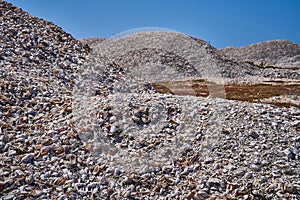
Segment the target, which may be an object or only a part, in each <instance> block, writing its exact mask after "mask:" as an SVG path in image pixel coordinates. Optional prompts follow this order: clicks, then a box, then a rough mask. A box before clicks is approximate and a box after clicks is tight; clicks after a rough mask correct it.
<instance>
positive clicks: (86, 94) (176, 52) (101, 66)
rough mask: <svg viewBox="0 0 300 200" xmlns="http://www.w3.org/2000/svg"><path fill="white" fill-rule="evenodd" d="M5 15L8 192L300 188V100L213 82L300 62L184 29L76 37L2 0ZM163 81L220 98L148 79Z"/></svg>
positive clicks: (135, 194) (255, 194) (206, 195)
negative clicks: (248, 53) (289, 102)
mask: <svg viewBox="0 0 300 200" xmlns="http://www.w3.org/2000/svg"><path fill="white" fill-rule="evenodd" d="M0 20H1V26H0V199H26V198H27V199H161V198H162V199H227V198H228V199H272V198H273V199H281V198H287V199H293V198H294V199H297V198H298V197H299V195H300V182H299V172H300V170H299V164H300V163H299V162H300V154H299V152H300V151H299V131H300V117H299V113H300V111H299V108H297V107H293V106H289V107H277V106H274V105H269V104H258V103H250V102H248V101H246V100H245V101H244V102H242V101H233V100H228V99H226V91H225V90H224V87H223V85H222V84H219V85H217V84H214V82H210V80H211V79H213V80H216V81H219V82H222V79H230V80H239V77H242V80H245V79H247V78H249V79H251V78H254V79H256V78H259V77H264V78H266V77H271V78H275V77H284V78H290V79H291V78H294V80H296V78H295V77H297V76H299V73H298V71H297V70H294V69H277V68H276V69H273V68H267V69H264V68H261V67H259V66H256V65H251V64H249V63H245V62H244V61H243V62H241V61H239V60H234V59H231V58H229V57H226V56H224V55H221V53H220V52H219V51H218V50H217V49H215V48H214V47H212V46H210V45H209V44H208V43H206V42H205V41H203V40H200V39H196V38H192V37H190V36H187V35H183V34H179V33H170V32H145V33H137V34H132V35H128V36H126V37H123V38H119V39H109V40H107V39H105V40H103V39H93V40H85V41H83V42H79V41H77V40H76V39H74V38H73V37H72V36H71V35H70V34H68V33H66V32H64V31H63V30H62V29H61V28H59V27H58V26H56V25H55V24H53V23H51V22H47V21H45V20H43V19H39V18H36V17H33V16H31V15H30V14H29V13H26V12H24V11H23V10H22V9H20V8H17V7H15V6H14V5H12V4H10V3H7V2H5V1H3V0H0ZM83 43H85V44H83ZM87 45H88V46H90V47H88V46H87ZM293 55H294V54H293ZM199 78H201V79H205V78H207V79H209V80H202V82H200V81H199V80H198V79H199ZM162 81H164V83H165V85H166V86H165V88H167V89H168V87H167V86H168V84H170V82H172V81H178V83H179V84H181V83H183V84H182V86H181V87H182V88H183V90H190V89H191V88H190V87H189V88H187V87H186V86H187V85H185V83H186V81H188V83H191V84H192V85H193V86H192V89H194V88H193V87H194V86H195V85H201V84H202V85H206V90H207V91H208V92H209V93H210V94H214V93H217V94H222V95H221V96H217V97H222V98H214V97H215V96H214V95H212V96H210V97H207V98H206V97H201V96H199V97H195V96H179V95H178V96H176V95H173V94H161V93H159V92H158V91H156V90H155V88H153V85H151V84H149V83H151V82H162ZM230 86H231V85H230ZM292 86H293V87H291V88H292V89H294V90H299V87H298V88H297V85H296V84H294V85H292ZM266 88H267V86H266V85H264V87H263V89H266ZM247 89H249V90H247V92H249V93H246V94H244V96H246V97H247V96H248V94H250V93H251V89H252V88H247ZM288 89H289V88H288ZM195 90H197V92H198V93H201V92H202V90H200V89H199V88H196V89H195ZM231 90H235V89H232V88H231ZM255 91H257V90H255ZM261 92H262V93H264V91H259V92H258V93H261ZM237 94H238V93H237ZM272 94H273V93H272ZM276 94H277V91H276ZM297 94H298V93H297Z"/></svg>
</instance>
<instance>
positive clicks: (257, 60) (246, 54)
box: [219, 40, 300, 69]
mask: <svg viewBox="0 0 300 200" xmlns="http://www.w3.org/2000/svg"><path fill="white" fill-rule="evenodd" d="M219 52H220V53H221V54H223V55H224V56H226V57H227V58H230V59H232V60H235V61H238V62H247V63H253V64H255V65H258V66H262V67H264V66H275V67H280V68H287V67H298V69H300V45H298V44H295V43H293V42H290V41H287V40H273V41H266V42H260V43H256V44H252V45H249V46H244V47H239V48H236V47H227V48H224V49H221V50H220V51H219Z"/></svg>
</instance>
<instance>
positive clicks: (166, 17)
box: [7, 0, 300, 48]
mask: <svg viewBox="0 0 300 200" xmlns="http://www.w3.org/2000/svg"><path fill="white" fill-rule="evenodd" d="M7 1H8V2H11V3H13V4H15V5H17V6H18V7H21V8H22V9H24V10H25V11H27V12H29V13H31V14H32V15H34V16H37V17H40V18H43V19H46V20H49V21H52V22H54V23H55V24H57V25H58V26H60V27H62V28H63V29H64V30H65V31H67V32H69V33H71V34H72V35H73V36H74V37H75V38H77V39H81V38H87V37H111V36H113V35H114V34H117V33H119V32H122V31H126V30H130V29H133V28H141V27H162V28H167V29H172V30H175V31H179V32H182V33H186V34H188V35H192V36H195V37H197V38H200V39H203V40H206V41H209V42H210V43H211V44H212V45H214V46H215V47H217V48H223V47H226V46H243V45H248V44H252V43H255V42H261V41H266V40H274V39H286V40H290V41H293V42H295V43H298V44H300V0H7Z"/></svg>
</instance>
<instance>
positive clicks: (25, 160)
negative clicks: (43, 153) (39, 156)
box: [21, 154, 34, 163]
mask: <svg viewBox="0 0 300 200" xmlns="http://www.w3.org/2000/svg"><path fill="white" fill-rule="evenodd" d="M33 158H34V156H33V155H32V154H27V155H26V156H24V157H23V158H22V160H21V162H23V163H30V162H32V160H33Z"/></svg>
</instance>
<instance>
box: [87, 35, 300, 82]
mask: <svg viewBox="0 0 300 200" xmlns="http://www.w3.org/2000/svg"><path fill="white" fill-rule="evenodd" d="M158 40H159V42H158ZM81 41H82V42H83V43H84V44H88V45H89V46H90V47H91V48H92V49H93V50H94V56H96V57H97V56H99V57H101V58H102V59H98V60H102V61H104V60H106V63H107V62H108V63H109V62H114V63H117V64H119V65H122V66H127V67H130V66H134V65H141V64H143V63H144V64H145V63H149V62H154V63H155V62H156V63H160V64H163V65H170V66H171V67H173V68H175V69H176V71H177V72H179V73H177V74H174V75H173V76H172V77H173V78H175V77H177V78H179V79H180V78H182V76H180V74H185V75H186V76H188V77H195V76H201V75H208V76H221V77H223V78H229V79H232V78H242V77H247V78H246V79H251V78H253V77H269V78H270V77H273V78H300V75H299V74H300V73H299V71H297V69H298V67H299V66H300V61H299V59H300V47H299V45H297V44H294V43H292V42H289V41H267V42H262V43H257V44H253V45H250V46H246V47H240V48H235V47H228V48H225V49H221V50H217V49H216V48H215V47H213V46H211V45H210V44H208V43H207V42H205V41H203V40H201V39H198V38H193V37H191V36H188V35H184V34H180V33H174V32H159V31H154V32H142V33H136V34H132V35H128V36H124V37H123V38H120V39H117V40H116V39H111V38H109V39H103V38H90V39H84V40H81ZM143 43H145V44H147V45H145V44H143ZM151 43H152V44H151ZM159 43H161V44H159ZM137 44H138V45H137ZM139 45H140V46H141V45H144V46H143V48H142V47H138V48H137V46H139ZM188 45H189V46H188ZM157 47H160V49H159V48H157ZM130 48H131V50H128V49H130ZM134 48H137V49H134ZM105 49H107V51H106V50H105ZM182 53H183V54H184V53H187V54H190V55H185V56H182V55H180V54H182ZM179 57H180V59H179ZM187 58H188V59H187ZM108 60H110V61H108ZM171 60H172V62H171ZM103 64H104V63H103ZM274 67H275V68H280V70H277V69H276V70H275V69H273V68H274ZM157 76H159V75H157ZM254 79H257V78H254Z"/></svg>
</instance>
